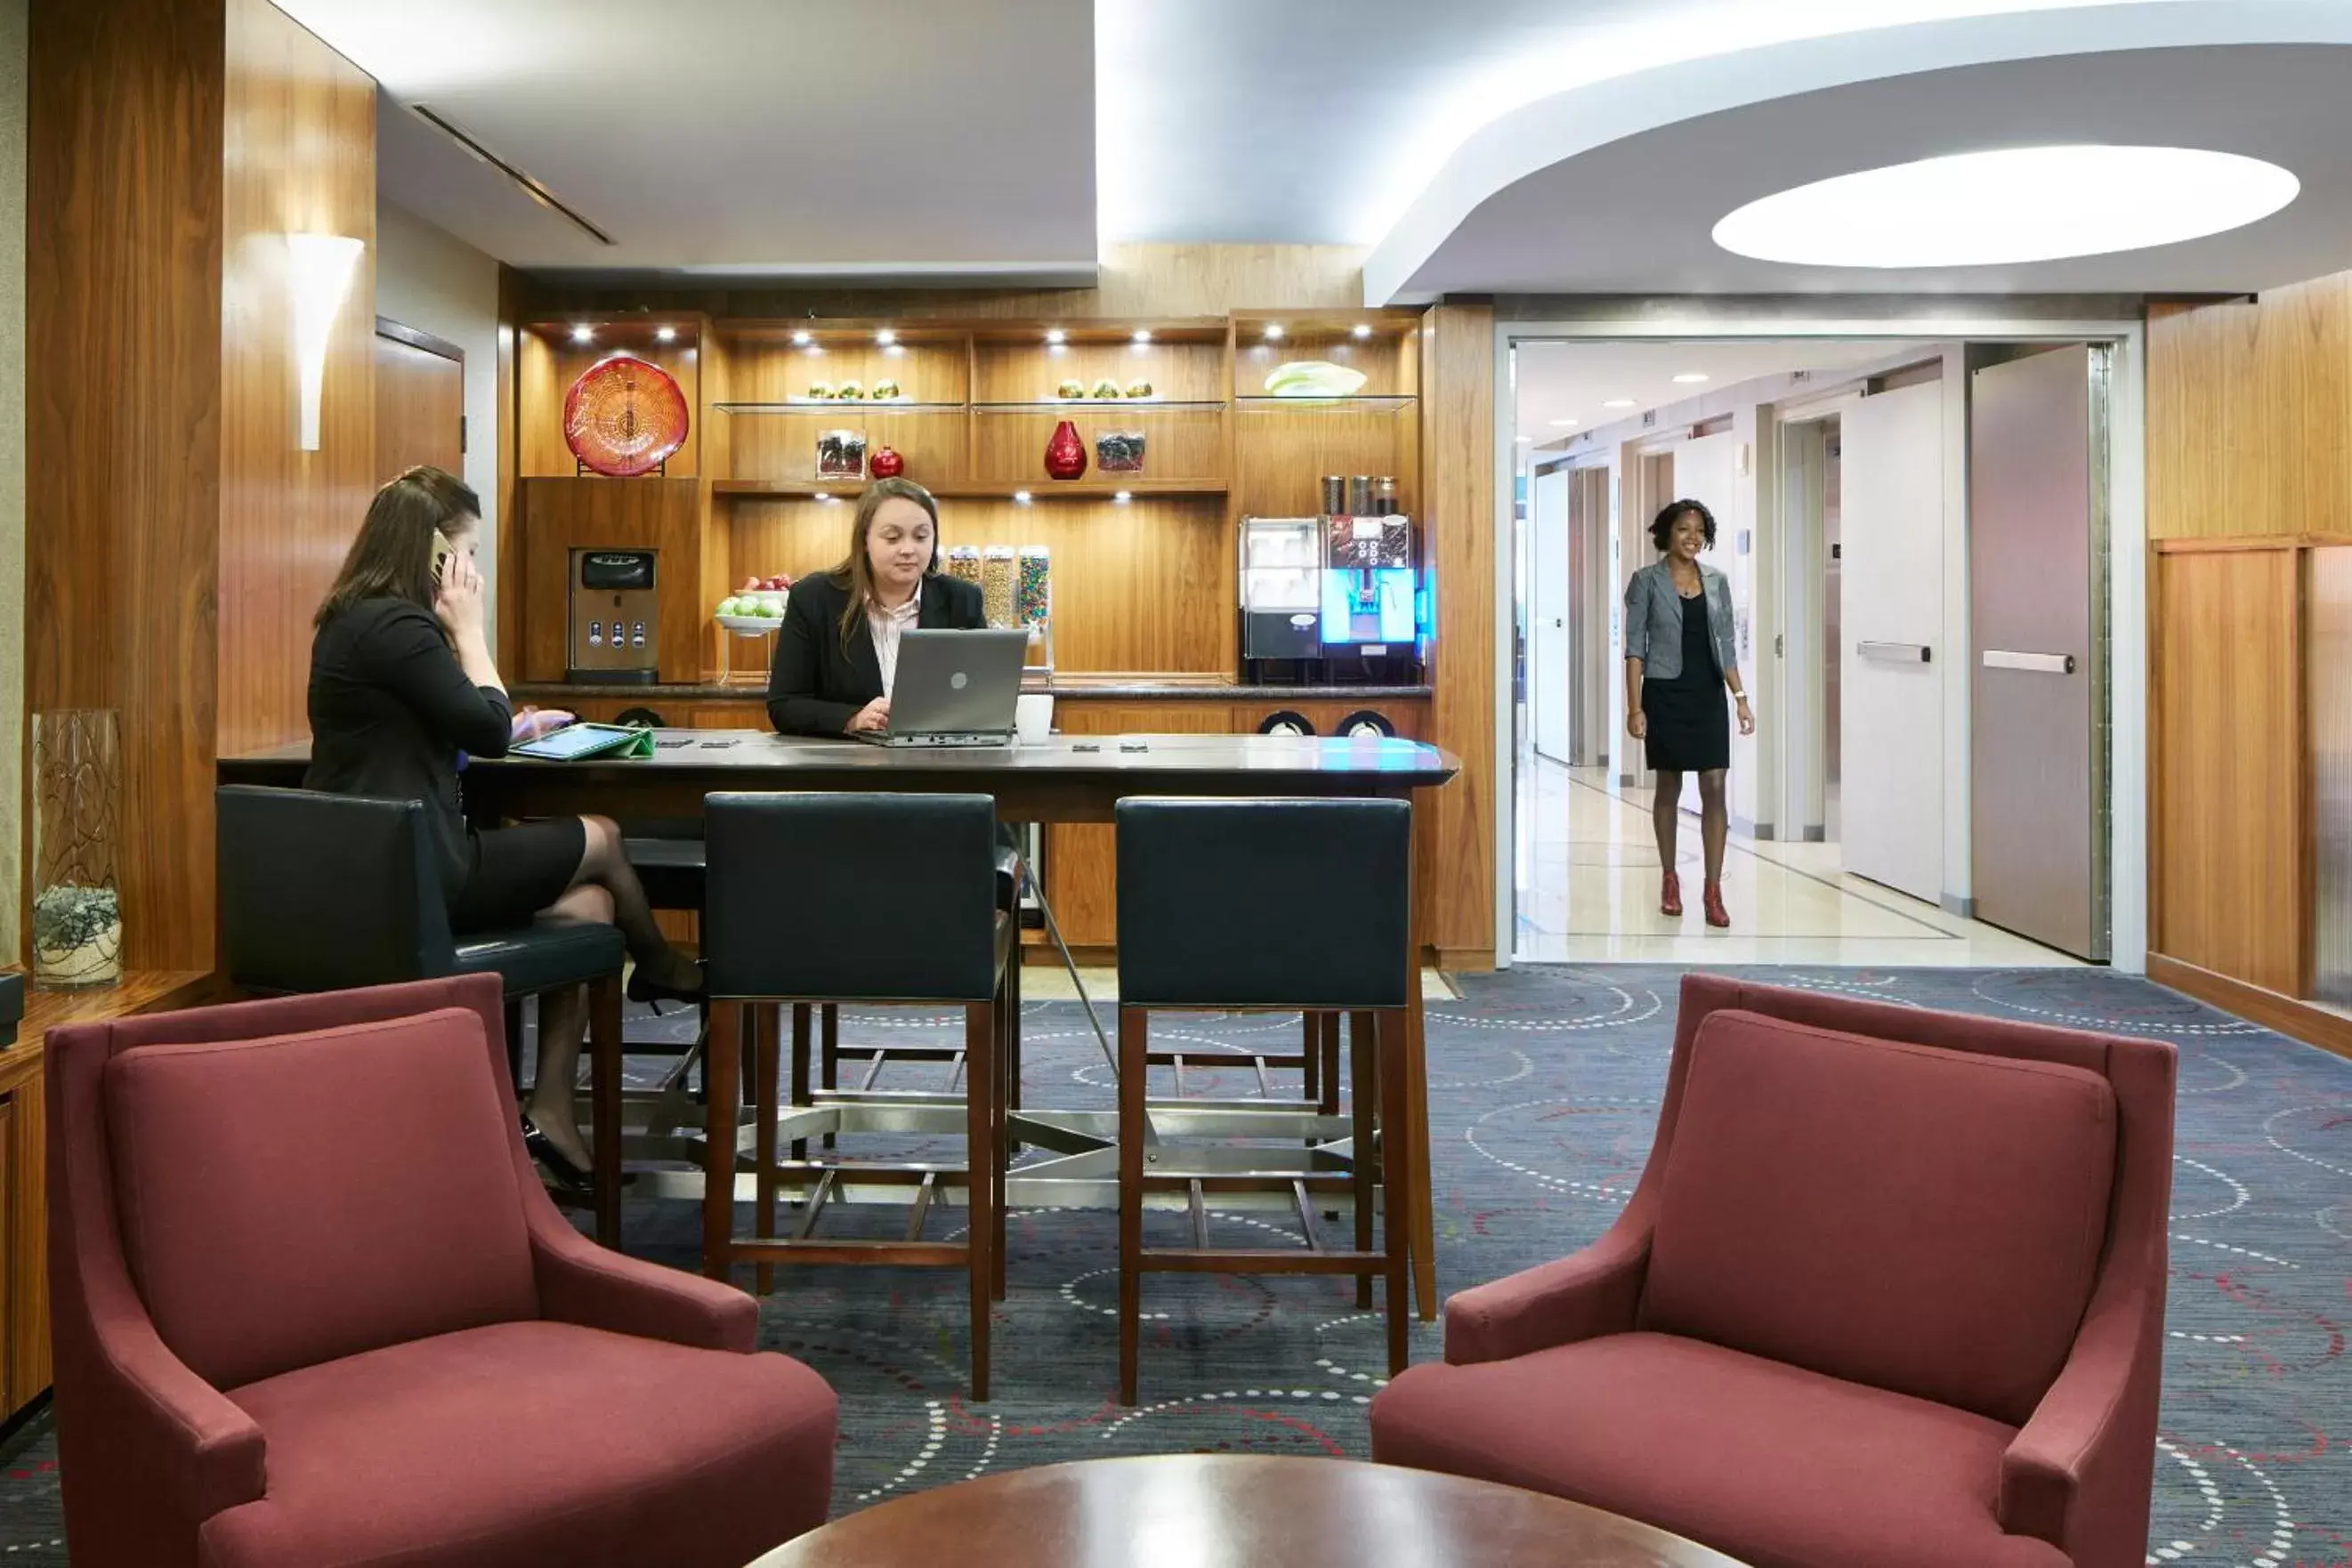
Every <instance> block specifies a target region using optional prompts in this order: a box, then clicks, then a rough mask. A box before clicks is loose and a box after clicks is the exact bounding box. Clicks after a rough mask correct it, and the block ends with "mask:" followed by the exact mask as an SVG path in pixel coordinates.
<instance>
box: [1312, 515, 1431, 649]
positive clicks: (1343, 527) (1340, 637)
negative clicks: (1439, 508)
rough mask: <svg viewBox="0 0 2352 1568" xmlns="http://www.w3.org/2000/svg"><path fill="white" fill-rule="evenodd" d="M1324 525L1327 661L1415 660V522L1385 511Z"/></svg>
mask: <svg viewBox="0 0 2352 1568" xmlns="http://www.w3.org/2000/svg"><path fill="white" fill-rule="evenodd" d="M1323 523H1324V532H1325V541H1324V550H1323V591H1322V596H1321V605H1322V611H1323V646H1324V653H1325V657H1326V658H1334V659H1339V658H1349V657H1350V656H1353V657H1354V658H1400V659H1410V658H1413V657H1414V656H1415V655H1416V654H1417V652H1418V648H1417V647H1416V640H1415V639H1416V637H1418V635H1419V632H1420V625H1419V617H1418V616H1417V614H1416V611H1417V608H1418V606H1417V605H1416V604H1415V598H1414V588H1415V585H1416V584H1415V583H1414V576H1415V574H1414V572H1413V565H1412V520H1411V519H1409V518H1406V517H1404V516H1402V515H1400V514H1398V513H1395V512H1387V513H1381V514H1377V515H1374V516H1370V517H1360V516H1359V517H1327V518H1325V519H1324V520H1323Z"/></svg>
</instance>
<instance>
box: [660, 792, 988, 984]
mask: <svg viewBox="0 0 2352 1568" xmlns="http://www.w3.org/2000/svg"><path fill="white" fill-rule="evenodd" d="M703 823H704V835H705V838H706V840H707V842H708V843H709V871H708V872H707V874H706V880H705V890H704V895H703V897H704V906H703V908H704V914H703V931H702V955H703V960H704V963H705V965H706V973H707V975H708V977H709V991H710V994H711V995H713V996H748V997H763V998H772V999H782V1000H791V999H794V998H803V997H805V998H814V999H819V1000H824V1001H829V1002H832V1001H838V1002H861V1001H870V1002H971V1003H984V1002H987V1001H988V1000H989V999H990V998H991V997H992V996H993V995H994V994H996V979H997V973H998V971H997V951H998V948H997V943H998V941H999V938H998V934H997V930H996V927H997V911H996V900H995V889H996V803H995V802H994V801H992V799H990V798H989V797H988V796H987V795H820V794H811V795H710V796H708V797H707V798H706V799H705V801H704V811H703Z"/></svg>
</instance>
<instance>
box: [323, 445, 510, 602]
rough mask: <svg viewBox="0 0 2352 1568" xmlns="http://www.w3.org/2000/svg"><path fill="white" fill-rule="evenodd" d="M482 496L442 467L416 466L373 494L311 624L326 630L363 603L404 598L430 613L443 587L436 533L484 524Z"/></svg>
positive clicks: (451, 534)
mask: <svg viewBox="0 0 2352 1568" xmlns="http://www.w3.org/2000/svg"><path fill="white" fill-rule="evenodd" d="M481 516H482V502H481V498H479V497H478V496H477V495H475V494H474V492H473V491H472V490H470V489H467V488H466V482H465V481H464V480H463V479H458V478H457V476H456V475H454V474H451V473H448V472H446V470H444V469H440V468H411V469H409V470H408V471H407V472H406V473H404V474H403V475H401V476H400V478H398V479H394V480H393V481H392V482H391V483H390V484H388V485H386V486H384V487H383V489H380V490H378V491H376V492H375V500H372V501H370V502H369V503H368V510H367V519H366V521H363V522H362V523H361V524H360V532H359V537H358V538H356V539H354V540H352V550H351V553H350V554H348V555H346V556H344V557H343V569H342V570H341V572H339V573H337V574H336V575H335V585H334V586H333V587H331V588H330V589H328V590H327V599H326V602H325V603H324V604H322V605H320V606H319V614H318V616H316V617H315V618H314V620H313V623H312V624H313V625H316V626H325V625H326V624H327V623H328V622H329V621H331V620H333V619H334V618H335V617H336V616H340V615H341V614H342V613H343V612H344V611H345V610H348V609H350V608H351V607H352V605H355V604H357V603H359V602H360V601H361V600H362V599H383V598H393V599H405V600H407V601H408V602H409V603H410V604H412V605H417V606H419V607H420V608H422V609H425V610H426V611H428V612H429V611H430V610H431V609H432V608H433V605H434V601H435V599H436V597H437V596H438V595H439V591H440V584H438V583H437V582H436V581H435V580H434V576H433V535H434V533H435V531H436V530H437V531H439V532H441V533H443V534H445V535H446V536H448V537H449V538H452V539H455V538H456V537H457V535H459V534H462V533H466V532H468V531H471V530H472V529H473V528H475V527H476V526H477V525H478V523H479V522H480V521H481Z"/></svg>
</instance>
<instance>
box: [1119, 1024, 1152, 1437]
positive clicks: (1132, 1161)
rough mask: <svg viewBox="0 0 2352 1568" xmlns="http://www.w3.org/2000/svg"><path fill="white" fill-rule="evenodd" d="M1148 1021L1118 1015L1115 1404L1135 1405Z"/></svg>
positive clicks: (1140, 1312) (1139, 1344)
mask: <svg viewBox="0 0 2352 1568" xmlns="http://www.w3.org/2000/svg"><path fill="white" fill-rule="evenodd" d="M1150 1048H1151V1039H1150V1017H1149V1016H1148V1015H1147V1014H1145V1012H1144V1011H1143V1009H1141V1008H1140V1007H1129V1006H1125V1005H1122V1006H1121V1007H1120V1008H1119V1010H1118V1402H1119V1403H1120V1404H1121V1405H1133V1404H1134V1403H1135V1387H1136V1363H1137V1362H1138V1361H1139V1359H1140V1356H1141V1353H1142V1336H1143V1122H1144V1115H1145V1112H1144V1108H1143V1100H1144V1089H1145V1087H1146V1086H1145V1083H1144V1079H1145V1075H1146V1073H1147V1071H1148V1068H1147V1067H1146V1065H1145V1057H1146V1055H1147V1054H1148V1053H1149V1052H1150Z"/></svg>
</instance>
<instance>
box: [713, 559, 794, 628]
mask: <svg viewBox="0 0 2352 1568" xmlns="http://www.w3.org/2000/svg"><path fill="white" fill-rule="evenodd" d="M792 586H793V580H792V579H791V578H789V577H786V576H783V575H782V574H778V575H776V576H773V577H747V578H745V579H744V580H743V586H742V587H741V588H740V589H738V590H736V592H735V593H734V594H733V595H730V597H728V598H725V599H721V600H720V601H719V609H718V611H717V613H716V615H715V616H713V618H714V619H716V620H717V621H718V623H719V625H720V626H725V627H726V628H727V629H728V630H729V631H730V632H733V633H734V634H735V635H736V636H738V637H765V636H767V635H768V634H769V633H770V632H772V631H774V630H775V629H776V627H777V626H781V625H782V624H783V619H784V598H785V595H787V594H789V593H790V592H791V591H792Z"/></svg>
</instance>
